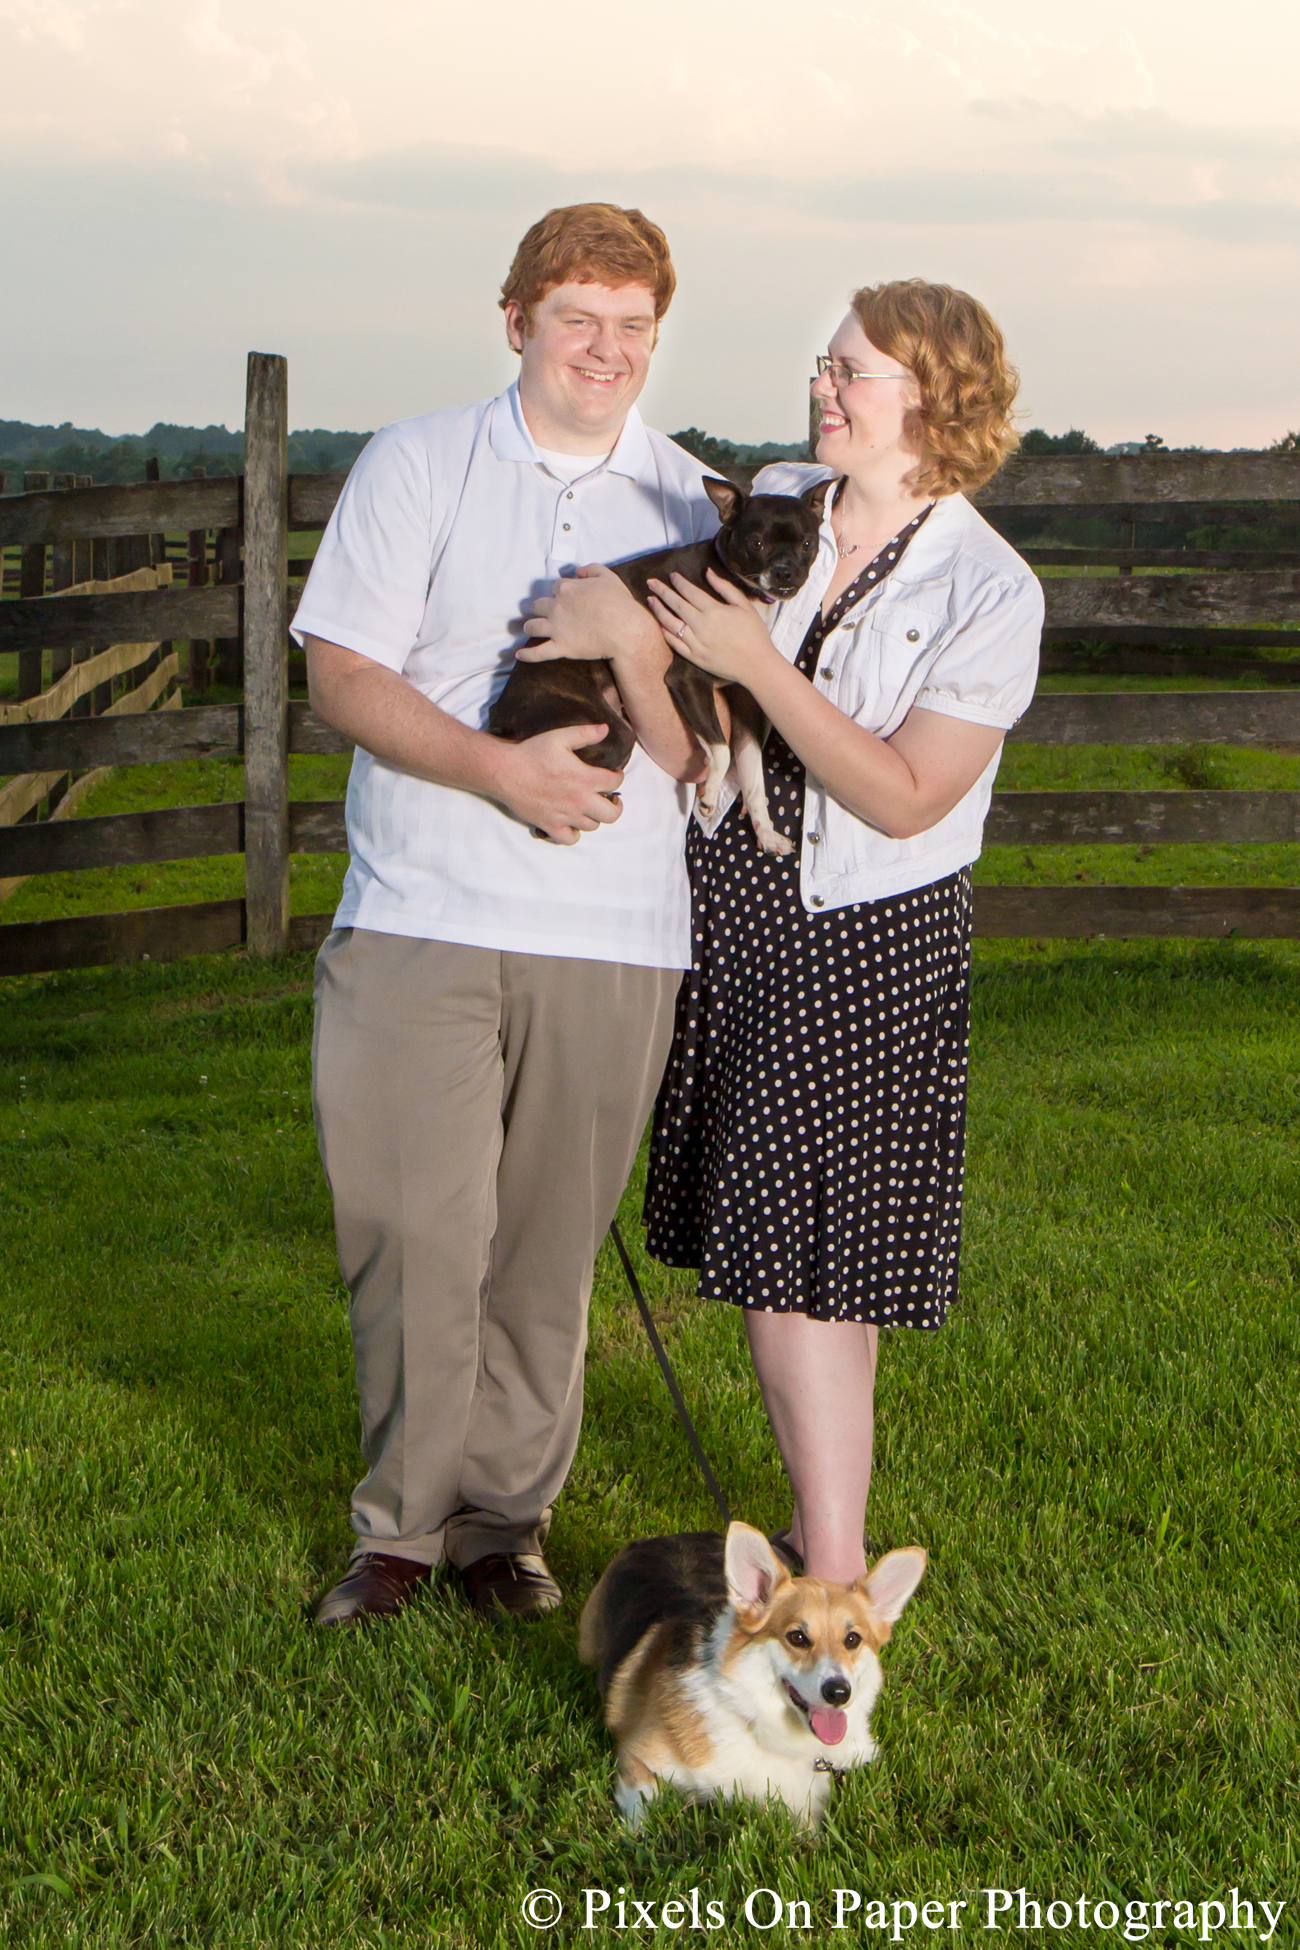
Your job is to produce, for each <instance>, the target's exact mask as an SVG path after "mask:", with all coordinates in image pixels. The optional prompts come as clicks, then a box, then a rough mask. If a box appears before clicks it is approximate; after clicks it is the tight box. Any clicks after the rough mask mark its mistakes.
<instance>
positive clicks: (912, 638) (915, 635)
mask: <svg viewBox="0 0 1300 1950" xmlns="http://www.w3.org/2000/svg"><path fill="white" fill-rule="evenodd" d="M907 640H908V642H909V643H919V642H920V641H921V632H920V631H919V630H909V631H908V633H907Z"/></svg>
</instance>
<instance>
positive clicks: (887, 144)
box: [0, 0, 1300, 447]
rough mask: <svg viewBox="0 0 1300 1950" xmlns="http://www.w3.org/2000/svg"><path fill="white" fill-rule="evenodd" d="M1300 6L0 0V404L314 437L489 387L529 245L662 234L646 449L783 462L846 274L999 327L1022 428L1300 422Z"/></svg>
mask: <svg viewBox="0 0 1300 1950" xmlns="http://www.w3.org/2000/svg"><path fill="white" fill-rule="evenodd" d="M1297 73H1300V7H1296V6H1295V5H1294V0H1236V4H1235V5H1234V6H1233V7H1231V8H1224V7H1222V6H1221V5H1219V4H1215V5H1210V4H1208V0H1090V3H1089V4H1088V5H1087V6H1086V7H1081V6H1079V5H1078V4H1077V0H1070V4H1068V5H1067V4H1063V0H972V4H963V3H960V0H870V4H868V3H867V0H838V3H837V4H828V3H827V0H782V4H777V0H653V4H652V5H646V4H639V5H635V6H633V5H629V4H625V0H605V3H604V4H603V5H602V6H601V7H599V8H594V9H574V8H568V7H566V8H561V7H557V6H555V5H554V4H550V5H543V4H540V0H491V4H483V3H480V4H478V5H469V4H466V0H364V4H362V5H358V4H357V0H348V4H344V0H0V211H2V212H3V234H4V239H5V246H6V248H5V253H4V274H3V282H2V283H0V418H7V419H24V420H31V421H37V422H46V421H50V422H53V423H55V424H60V423H62V422H64V421H71V422H73V423H74V424H75V425H81V426H99V427H102V428H104V429H105V430H106V431H108V432H127V431H131V432H140V431H144V430H145V429H146V428H148V427H149V426H151V425H152V424H153V423H154V422H155V421H158V420H166V421H173V422H180V423H183V424H200V425H203V424H208V423H209V422H224V423H225V424H227V425H230V426H236V425H239V424H240V423H241V422H242V418H243V375H244V355H245V354H246V352H247V351H249V350H250V349H256V350H259V351H266V352H281V353H285V354H286V355H287V356H288V359H289V385H290V416H291V420H292V423H293V425H294V426H296V427H310V426H321V427H330V428H353V429H366V428H370V427H373V426H377V425H380V424H382V423H384V422H385V421H387V420H392V419H398V418H401V417H402V416H404V415H407V414H412V413H419V412H426V411H428V410H430V409H431V408H434V407H439V406H449V405H454V404H457V403H459V402H461V401H464V400H467V399H474V398H479V397H482V396H483V395H485V394H488V393H491V392H495V391H497V390H499V389H500V387H501V386H503V385H504V384H506V383H507V382H508V380H509V379H510V377H511V375H512V373H513V371H514V370H515V369H516V362H515V361H514V360H513V358H512V355H511V354H510V353H509V352H508V351H507V350H506V349H505V346H504V340H503V334H502V326H501V317H500V313H499V311H498V310H497V307H496V299H497V294H498V291H499V287H500V283H501V280H502V278H503V276H504V275H505V272H506V269H507V267H508V265H509V262H510V258H511V256H512V254H513V251H514V247H515V245H516V243H517V242H518V239H519V237H520V236H521V235H522V233H523V231H524V230H525V229H526V228H527V226H528V225H529V223H531V222H532V221H533V220H534V219H535V218H536V217H537V216H539V215H541V214H542V212H543V211H545V210H546V209H548V208H550V207H552V206H553V205H555V204H559V203H570V202H577V201H581V200H585V199H587V198H601V199H605V200H612V201H616V202H619V203H622V204H635V205H637V206H639V207H640V208H642V209H644V210H645V211H646V212H647V214H648V215H650V216H652V217H653V218H654V219H655V220H656V221H657V222H658V223H660V224H662V225H663V227H664V229H665V230H666V231H667V233H668V237H669V241H670V243H671V245H672V249H673V254H674V259H675V262H676V265H677V269H678V274H679V280H680V282H679V289H678V295H677V297H676V299H675V301H674V304H673V307H672V310H671V312H670V313H669V315H668V317H667V319H666V320H665V324H664V330H663V334H662V338H661V342H660V347H659V350H658V351H657V353H656V356H655V362H654V367H653V369H652V373H651V378H650V382H649V384H648V386H647V389H646V393H645V395H644V396H643V401H642V407H643V411H644V412H645V414H646V417H647V419H649V420H650V421H651V422H652V423H653V424H656V425H659V426H662V427H663V428H665V429H666V430H667V431H673V430H675V429H677V428H679V427H683V426H687V425H695V426H700V427H703V428H705V429H707V430H708V431H710V432H713V433H716V434H722V435H725V436H729V437H730V438H732V439H736V440H752V441H759V440H796V439H799V438H800V437H802V435H803V433H804V431H805V429H806V424H807V380H808V375H809V373H810V372H811V370H812V361H813V358H814V357H815V355H816V353H817V352H818V351H820V350H823V349H824V347H825V344H826V340H827V338H828V337H829V335H830V333H831V331H832V330H833V329H834V327H835V325H836V323H837V322H838V320H839V318H840V317H841V316H842V315H843V312H844V309H845V304H846V300H847V297H848V294H849V292H850V291H851V290H853V289H854V288H855V287H856V286H857V285H860V284H865V283H874V282H876V281H878V280H880V279H882V278H891V277H910V276H920V277H925V278H932V279H935V280H940V281H944V282H948V283H952V284H956V285H959V286H962V287H964V288H965V289H966V290H969V291H972V292H974V293H975V295H976V296H977V297H979V298H981V299H982V300H983V301H984V303H985V304H987V305H988V307H989V308H990V310H991V311H992V312H993V314H994V316H995V317H996V318H997V319H998V321H999V323H1000V324H1001V325H1002V327H1003V330H1004V331H1005V333H1006V335H1007V339H1008V341H1009V344H1010V347H1011V351H1012V356H1013V357H1014V358H1015V360H1016V362H1017V364H1018V365H1019V367H1020V370H1021V374H1022V387H1021V395H1020V402H1019V405H1020V410H1021V412H1022V415H1023V424H1024V425H1026V426H1030V425H1039V426H1045V427H1047V428H1048V429H1049V430H1050V431H1057V432H1059V431H1062V430H1064V429H1065V428H1066V427H1068V426H1081V427H1084V428H1085V429H1086V430H1087V431H1089V432H1090V433H1092V434H1093V435H1094V436H1095V437H1096V438H1098V439H1100V440H1102V441H1103V442H1105V443H1110V442H1112V441H1117V440H1129V439H1141V438H1143V436H1144V435H1145V434H1147V433H1148V432H1155V433H1159V434H1160V435H1162V436H1163V437H1164V438H1165V439H1166V440H1167V441H1168V442H1169V444H1170V445H1192V444H1202V445H1207V446H1224V447H1231V446H1255V445H1267V444H1268V443H1269V442H1270V441H1272V440H1274V439H1276V438H1278V437H1279V436H1280V435H1281V434H1283V433H1285V432H1286V431H1287V430H1288V429H1290V428H1300V359H1298V358H1297V351H1298V349H1300V333H1298V332H1297V325H1296V321H1297V319H1298V318H1300V94H1298V93H1297V89H1296V79H1295V78H1296V75H1297Z"/></svg>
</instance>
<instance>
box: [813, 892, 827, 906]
mask: <svg viewBox="0 0 1300 1950" xmlns="http://www.w3.org/2000/svg"><path fill="white" fill-rule="evenodd" d="M809 905H810V906H812V907H825V905H826V903H825V901H824V900H823V899H822V897H821V895H820V894H814V895H813V897H812V900H811V902H810V903H809Z"/></svg>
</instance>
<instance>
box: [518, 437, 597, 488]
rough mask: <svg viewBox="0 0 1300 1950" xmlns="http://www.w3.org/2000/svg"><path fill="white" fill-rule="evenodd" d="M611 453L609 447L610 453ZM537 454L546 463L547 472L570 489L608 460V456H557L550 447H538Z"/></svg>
mask: <svg viewBox="0 0 1300 1950" xmlns="http://www.w3.org/2000/svg"><path fill="white" fill-rule="evenodd" d="M613 451H614V450H613V448H612V447H611V448H610V453H613ZM537 452H538V455H539V457H540V458H541V459H542V460H544V461H545V462H546V467H547V472H548V473H551V474H554V475H555V477H556V479H557V480H561V481H563V482H564V485H565V487H572V486H573V483H574V482H575V481H580V480H582V478H583V476H584V475H586V474H594V473H595V471H596V469H597V468H598V467H603V466H604V465H605V462H606V461H607V460H608V459H609V454H557V453H555V452H554V451H553V449H551V448H550V447H539V448H538V449H537Z"/></svg>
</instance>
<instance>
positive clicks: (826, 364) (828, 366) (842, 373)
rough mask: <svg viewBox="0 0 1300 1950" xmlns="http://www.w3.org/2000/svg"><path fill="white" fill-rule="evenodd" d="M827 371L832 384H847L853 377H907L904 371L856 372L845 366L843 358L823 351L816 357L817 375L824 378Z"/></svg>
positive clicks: (850, 383) (849, 383)
mask: <svg viewBox="0 0 1300 1950" xmlns="http://www.w3.org/2000/svg"><path fill="white" fill-rule="evenodd" d="M827 373H829V374H830V376H831V385H832V386H849V385H852V383H853V381H854V380H855V379H906V378H907V377H908V374H907V373H905V372H857V371H856V370H855V369H854V368H853V367H852V366H846V365H845V363H844V361H843V359H831V358H828V357H827V355H826V354H825V353H821V354H819V355H818V359H817V377H818V378H819V379H824V378H825V377H826V374H827Z"/></svg>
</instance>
